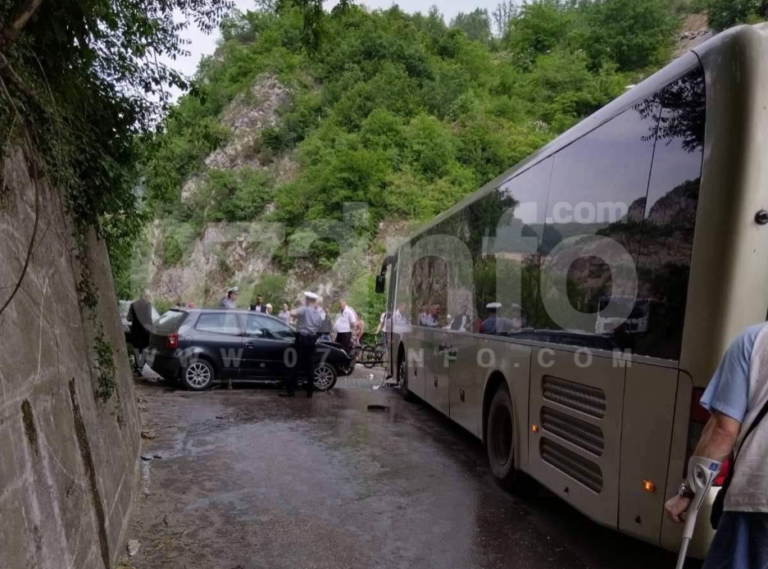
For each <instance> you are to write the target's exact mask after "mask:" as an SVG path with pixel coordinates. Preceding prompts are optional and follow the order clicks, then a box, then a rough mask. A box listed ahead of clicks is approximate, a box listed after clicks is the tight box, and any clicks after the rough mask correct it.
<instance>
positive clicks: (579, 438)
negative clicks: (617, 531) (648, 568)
mask: <svg viewBox="0 0 768 569" xmlns="http://www.w3.org/2000/svg"><path fill="white" fill-rule="evenodd" d="M598 354H599V352H592V353H591V354H586V353H583V352H576V351H575V350H566V349H563V350H559V349H547V348H544V349H537V350H534V352H533V354H532V356H533V357H532V362H531V399H530V419H529V420H530V423H531V428H530V430H529V433H530V439H529V440H530V447H529V456H530V464H529V469H530V471H531V474H532V475H533V477H534V478H536V479H537V480H539V481H540V482H541V483H542V484H544V485H545V486H546V487H548V488H549V489H550V490H552V491H553V492H555V493H556V494H557V495H558V496H560V497H561V498H563V499H564V500H566V501H567V502H569V503H570V504H572V505H573V506H574V507H575V508H577V509H578V510H580V511H581V512H583V513H584V514H586V515H587V516H589V517H590V518H592V519H593V520H595V521H597V522H598V523H600V524H602V525H605V526H608V527H612V528H616V527H617V521H618V507H619V469H620V451H621V421H622V413H623V405H624V378H625V373H626V369H625V368H624V367H622V366H621V365H615V364H614V361H613V358H612V357H611V356H610V355H605V356H603V355H598ZM588 356H591V361H590V359H589V358H588ZM587 364H588V365H587Z"/></svg>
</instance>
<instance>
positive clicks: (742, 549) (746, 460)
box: [666, 324, 768, 569]
mask: <svg viewBox="0 0 768 569" xmlns="http://www.w3.org/2000/svg"><path fill="white" fill-rule="evenodd" d="M767 402H768V326H766V325H765V324H760V325H758V326H753V327H751V328H748V329H747V330H746V331H745V332H744V333H742V334H741V336H739V337H738V338H737V339H736V340H735V341H734V342H733V344H731V346H730V347H729V348H728V351H727V352H726V354H725V356H724V357H723V360H722V361H721V362H720V365H719V366H718V368H717V371H716V372H715V375H714V377H713V378H712V381H711V382H710V384H709V386H708V387H707V390H706V392H705V393H704V395H703V397H702V399H701V405H702V406H703V407H704V408H706V409H707V410H708V411H710V412H711V413H712V417H711V418H710V420H709V422H708V423H707V425H706V427H705V428H704V432H703V433H702V435H701V440H700V441H699V444H698V446H697V447H696V451H695V452H694V455H695V456H701V457H704V458H709V459H712V460H716V461H719V462H723V461H725V460H726V459H727V458H728V457H730V456H731V453H732V452H733V451H734V449H736V462H735V464H734V465H733V466H732V468H734V473H733V479H732V481H731V486H730V488H729V489H728V493H727V495H726V499H725V506H724V512H723V516H722V518H721V519H720V522H719V525H718V527H717V534H716V535H715V539H714V540H713V542H712V546H711V548H710V551H709V555H708V556H707V560H706V562H705V564H704V569H715V568H717V569H751V568H758V567H768V468H766V464H768V421H762V422H760V423H755V421H756V419H757V420H759V419H758V416H759V414H760V411H761V410H762V409H763V407H764V406H765V405H766V403H767ZM753 423H755V424H757V427H756V428H755V429H754V430H753V431H752V433H751V434H750V436H749V438H745V435H746V434H747V432H748V430H749V429H750V426H752V424H753ZM691 491H692V490H691V489H690V488H689V487H688V486H687V484H686V483H683V485H682V486H681V488H680V493H679V495H678V496H676V497H674V498H672V499H671V500H670V501H669V502H667V505H666V510H667V515H668V516H669V517H670V518H671V519H672V520H674V521H676V522H681V521H682V520H683V515H684V514H685V512H686V511H687V510H688V507H689V506H690V503H691V497H692V496H691Z"/></svg>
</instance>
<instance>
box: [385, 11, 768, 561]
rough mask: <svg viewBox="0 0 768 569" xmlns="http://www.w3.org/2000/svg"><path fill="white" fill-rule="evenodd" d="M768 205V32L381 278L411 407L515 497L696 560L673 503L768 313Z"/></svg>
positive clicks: (732, 34) (728, 35) (534, 160)
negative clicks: (470, 447)
mask: <svg viewBox="0 0 768 569" xmlns="http://www.w3.org/2000/svg"><path fill="white" fill-rule="evenodd" d="M766 210H768V25H758V26H744V27H739V28H735V29H733V30H730V31H728V32H725V33H723V34H720V35H719V36H717V37H715V38H713V39H712V40H710V41H708V42H707V43H705V44H703V45H702V46H700V47H698V48H696V49H695V50H694V51H692V52H689V53H687V54H686V55H684V56H683V57H681V58H679V59H677V60H676V61H675V62H673V63H672V64H670V65H669V66H667V67H665V68H664V69H662V70H661V71H659V72H658V73H656V74H655V75H653V76H652V77H650V78H649V79H647V80H646V81H644V82H643V83H642V84H640V85H637V86H636V87H634V88H632V89H631V90H629V91H627V92H626V93H625V94H624V95H623V96H621V97H620V98H618V99H617V100H615V101H613V102H612V103H611V104H609V105H608V106H606V107H605V108H603V109H602V110H600V111H599V112H597V113H595V114H594V115H592V116H591V117H589V118H587V119H585V120H584V121H582V122H581V123H580V124H578V125H577V126H575V127H574V128H572V129H571V130H569V131H568V132H566V133H565V134H563V135H562V136H560V137H559V138H557V139H556V140H555V141H553V142H552V143H550V144H549V145H548V146H546V147H545V148H543V149H542V150H540V151H539V152H537V153H536V154H534V155H533V156H531V157H530V158H528V159H527V160H525V161H524V162H522V163H520V164H518V165H517V166H515V167H514V168H512V169H511V170H509V171H507V172H505V173H504V174H503V175H501V176H500V177H499V178H497V179H496V180H494V181H492V182H491V183H489V184H487V185H486V186H485V187H483V188H482V189H480V190H479V191H478V192H476V193H475V194H473V195H471V196H469V197H468V198H466V199H465V200H464V201H462V202H461V203H459V204H458V205H456V206H455V207H454V208H452V209H451V210H449V211H447V212H445V213H444V214H442V215H440V216H439V217H438V218H437V219H435V220H434V221H433V222H432V223H430V224H428V225H426V226H425V227H424V228H422V229H421V230H420V231H419V232H418V233H416V234H415V235H413V236H412V237H411V238H410V239H409V240H408V241H407V242H406V243H404V244H403V245H402V246H400V247H399V248H398V249H397V250H396V251H394V252H393V253H392V254H391V255H390V256H389V257H388V258H387V259H386V261H385V262H384V266H383V267H382V274H381V275H380V276H379V279H378V282H377V285H378V286H377V289H378V291H379V292H384V289H386V290H387V291H388V301H387V303H388V304H387V307H388V308H387V309H388V311H389V312H390V314H392V322H393V326H392V333H391V334H390V335H389V337H390V345H389V347H388V352H389V355H388V358H389V365H391V366H392V367H391V369H393V370H397V378H398V380H399V382H400V384H401V389H402V392H403V394H404V395H406V396H408V397H417V398H419V399H421V400H423V401H425V402H427V403H428V404H429V405H430V406H432V407H434V408H435V409H436V410H438V411H439V412H441V413H443V414H445V415H446V416H447V417H450V419H451V420H453V421H455V422H456V423H458V424H459V425H461V426H462V427H464V428H465V429H467V430H468V431H470V432H471V433H473V434H474V435H476V436H477V437H478V438H480V439H481V440H482V441H483V442H484V444H485V446H486V448H487V453H488V458H489V461H490V465H491V468H492V471H493V474H494V476H495V477H496V478H497V479H498V480H499V481H500V482H501V483H503V484H505V485H507V486H510V487H512V486H515V484H518V486H519V482H520V480H521V478H522V477H521V473H524V474H525V475H527V476H528V477H530V478H533V479H535V480H536V481H538V482H539V483H541V484H543V485H544V486H546V487H547V488H549V489H550V490H551V491H552V492H554V493H556V494H558V495H559V496H561V497H562V499H563V500H566V501H567V502H568V503H569V504H571V505H572V506H573V507H575V508H577V509H578V510H580V511H581V512H583V513H584V514H585V515H586V516H588V517H589V518H591V519H592V520H594V521H595V522H597V523H599V524H602V525H604V526H607V527H610V528H614V529H616V530H618V531H620V532H622V533H625V534H629V535H632V536H635V537H637V538H639V539H642V540H645V541H648V542H651V543H654V544H659V545H661V546H663V547H665V548H668V549H670V550H675V549H677V547H678V545H679V541H680V535H681V527H680V526H678V525H675V524H673V523H671V522H669V521H668V520H667V519H666V518H665V516H664V503H665V501H666V500H667V499H668V498H670V497H671V496H673V495H674V494H675V493H676V492H677V490H678V487H679V484H680V482H681V481H682V479H683V477H684V473H685V469H686V460H687V458H688V457H689V456H690V455H691V452H692V450H693V446H694V444H695V442H696V441H697V439H698V437H699V435H700V433H701V430H702V427H703V424H704V423H705V422H706V420H707V413H706V412H705V411H704V410H703V409H702V408H701V407H700V406H699V405H698V401H699V398H700V397H701V395H702V393H703V390H704V388H705V387H706V385H707V383H708V381H709V379H710V377H711V376H712V374H713V372H714V370H715V368H716V366H717V365H718V362H719V359H720V357H721V356H722V355H723V353H724V352H725V350H726V348H727V346H728V344H729V343H730V341H731V340H732V339H733V338H734V337H736V335H737V334H738V333H739V332H740V331H742V330H743V329H744V328H745V327H747V326H749V325H751V324H754V323H757V322H761V321H765V319H766V312H767V311H768V294H767V293H766V283H768V227H766V224H768V211H766ZM612 298H613V299H615V302H611V299H612ZM627 299H638V300H639V301H640V303H639V304H638V303H637V302H631V301H628V300H627ZM633 311H635V316H634V317H633V316H632V312H633ZM600 313H604V314H610V315H611V318H610V319H604V321H603V322H602V323H601V325H600V326H599V329H598V327H596V324H595V323H596V321H597V318H598V314H600ZM640 313H642V314H641V316H642V323H643V325H642V326H638V325H637V322H638V321H639V319H640V316H638V314H640ZM633 321H634V323H633ZM627 322H628V323H629V324H631V325H629V326H628V325H627ZM721 475H722V473H721ZM716 492H717V488H714V489H713V490H712V493H711V495H710V496H709V500H708V504H707V505H706V506H705V507H704V509H703V511H702V513H701V514H700V517H699V523H698V527H697V530H696V537H695V538H694V544H693V546H692V548H691V553H692V554H694V555H696V556H698V557H702V556H703V555H705V553H706V549H707V547H708V544H709V542H710V541H711V538H712V531H711V530H710V529H709V523H708V518H709V511H708V509H709V505H711V503H712V500H713V498H714V495H715V493H716Z"/></svg>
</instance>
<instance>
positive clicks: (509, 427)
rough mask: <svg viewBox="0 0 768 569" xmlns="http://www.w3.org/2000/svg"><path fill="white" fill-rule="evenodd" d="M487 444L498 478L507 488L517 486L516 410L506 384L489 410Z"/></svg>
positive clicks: (495, 396) (495, 397)
mask: <svg viewBox="0 0 768 569" xmlns="http://www.w3.org/2000/svg"><path fill="white" fill-rule="evenodd" d="M485 446H486V449H487V451H488V461H489V462H490V463H491V470H492V471H493V476H494V477H495V478H496V480H497V481H498V482H499V484H501V485H502V486H504V487H505V488H513V487H516V486H517V485H518V483H519V481H520V478H521V473H520V472H519V471H518V470H517V469H516V468H515V411H514V408H513V407H512V399H511V398H510V397H509V390H508V389H507V386H506V384H502V385H500V386H499V388H498V389H497V390H496V393H494V395H493V400H492V401H491V407H490V409H489V410H488V424H487V430H486V441H485Z"/></svg>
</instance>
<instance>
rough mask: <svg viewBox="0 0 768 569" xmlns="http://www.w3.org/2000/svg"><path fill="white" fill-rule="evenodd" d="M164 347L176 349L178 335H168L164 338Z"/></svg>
mask: <svg viewBox="0 0 768 569" xmlns="http://www.w3.org/2000/svg"><path fill="white" fill-rule="evenodd" d="M165 347H166V348H173V349H175V348H178V347H179V335H178V334H168V335H167V336H166V337H165Z"/></svg>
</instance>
